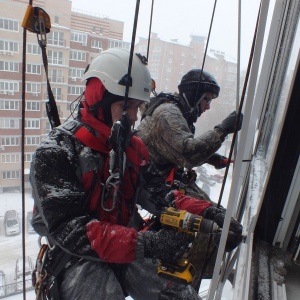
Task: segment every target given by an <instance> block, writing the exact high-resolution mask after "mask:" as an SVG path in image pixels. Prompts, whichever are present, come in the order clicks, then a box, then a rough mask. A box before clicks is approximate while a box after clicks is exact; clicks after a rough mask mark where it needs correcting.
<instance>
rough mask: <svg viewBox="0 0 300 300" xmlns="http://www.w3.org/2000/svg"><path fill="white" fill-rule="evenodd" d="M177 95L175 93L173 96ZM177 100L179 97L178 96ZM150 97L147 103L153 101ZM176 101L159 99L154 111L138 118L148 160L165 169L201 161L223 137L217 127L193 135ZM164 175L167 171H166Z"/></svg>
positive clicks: (196, 164) (191, 165)
mask: <svg viewBox="0 0 300 300" xmlns="http://www.w3.org/2000/svg"><path fill="white" fill-rule="evenodd" d="M177 96H179V95H177ZM178 99H179V101H180V100H182V99H180V96H179V98H178ZM156 100H159V101H161V99H157V98H154V99H152V100H151V103H155V101H156ZM181 103H182V101H180V103H179V104H178V103H175V102H174V101H170V100H169V99H167V98H166V99H165V101H162V103H161V104H160V105H158V106H157V107H156V108H155V109H154V111H153V112H152V113H151V114H150V115H148V114H147V111H146V115H145V117H144V118H143V119H142V121H141V123H140V125H139V127H138V130H139V132H138V135H139V137H140V138H141V139H142V140H143V141H144V143H145V144H146V146H147V148H148V150H149V154H150V160H151V161H152V162H153V163H154V164H155V165H156V166H157V167H158V168H159V169H164V170H165V171H166V169H167V168H166V166H168V167H169V170H170V169H171V168H172V167H174V166H180V167H185V168H188V169H190V168H193V167H196V166H199V165H200V164H202V163H203V162H205V161H206V160H207V159H208V158H209V157H210V156H211V155H212V154H213V153H215V152H216V151H217V150H218V149H219V148H220V147H221V144H222V142H223V141H224V139H223V138H222V133H221V132H220V131H219V130H218V129H213V130H209V131H207V132H205V133H204V134H202V135H200V136H197V137H195V136H194V135H193V133H192V132H191V130H190V127H189V125H188V123H187V120H186V118H185V117H184V115H183V110H184V109H183V108H182V105H180V104H181ZM166 174H167V173H166Z"/></svg>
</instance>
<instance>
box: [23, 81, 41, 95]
mask: <svg viewBox="0 0 300 300" xmlns="http://www.w3.org/2000/svg"><path fill="white" fill-rule="evenodd" d="M26 92H27V93H33V94H36V93H37V94H38V93H40V92H41V84H40V83H34V82H27V83H26Z"/></svg>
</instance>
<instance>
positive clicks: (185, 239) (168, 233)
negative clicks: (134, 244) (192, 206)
mask: <svg viewBox="0 0 300 300" xmlns="http://www.w3.org/2000/svg"><path fill="white" fill-rule="evenodd" d="M141 234H142V237H143V241H144V257H148V258H158V259H160V260H161V261H163V262H169V263H175V262H177V261H178V260H179V259H181V258H182V256H183V254H184V253H185V252H186V250H187V248H188V246H189V244H190V243H191V242H192V241H193V239H194V237H193V236H191V235H189V234H185V233H181V232H177V231H175V230H172V229H167V228H163V229H161V230H159V231H158V232H153V231H149V230H148V231H145V232H143V233H141Z"/></svg>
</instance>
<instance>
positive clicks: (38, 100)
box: [0, 0, 130, 191]
mask: <svg viewBox="0 0 300 300" xmlns="http://www.w3.org/2000/svg"><path fill="white" fill-rule="evenodd" d="M27 6H28V1H25V0H8V1H3V0H2V1H0V170H1V171H0V172H1V174H0V191H9V190H14V189H20V185H21V161H22V158H21V147H22V145H21V144H22V143H21V141H22V140H21V136H22V131H21V129H22V124H21V116H22V100H21V99H22V61H23V56H22V52H23V28H22V21H23V18H24V15H25V12H26V9H27ZM34 6H37V7H40V8H42V9H43V10H45V11H46V12H47V14H48V15H49V16H50V19H51V30H50V33H48V34H47V47H46V50H47V56H48V75H49V80H50V84H51V88H52V91H53V95H54V97H55V100H56V103H57V107H58V111H59V115H60V118H61V121H62V122H63V121H64V120H65V119H66V118H67V117H68V116H69V115H70V107H71V103H72V102H73V101H74V100H75V99H76V98H77V97H78V95H80V94H81V93H82V92H83V89H84V83H83V82H81V76H82V74H83V72H84V70H85V68H86V66H87V65H88V63H89V62H90V61H91V60H92V59H93V57H94V56H95V55H97V54H98V53H99V52H101V51H103V50H105V49H108V48H113V47H123V48H127V49H129V47H130V45H129V43H126V42H123V41H122V39H123V27H124V23H123V22H121V21H117V20H112V19H109V18H108V16H102V15H100V14H95V13H88V12H83V11H76V10H72V2H71V1H68V0H51V1H50V0H48V1H47V0H40V1H34ZM58 8H59V9H58ZM47 100H48V94H47V86H46V76H45V71H44V66H43V61H42V55H41V49H40V47H39V45H38V42H37V35H36V34H33V33H30V32H28V33H27V36H26V83H25V141H24V142H25V143H24V144H25V146H24V147H25V148H24V153H25V155H24V162H25V181H26V187H29V184H28V180H27V177H28V172H29V165H30V161H31V159H32V155H33V153H34V151H35V149H36V147H37V145H38V144H39V143H40V141H41V139H43V137H45V136H46V135H47V134H48V133H49V131H50V124H49V121H48V118H47V113H46V106H45V103H46V101H47ZM26 176H27V177H26Z"/></svg>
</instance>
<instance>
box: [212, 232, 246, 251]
mask: <svg viewBox="0 0 300 300" xmlns="http://www.w3.org/2000/svg"><path fill="white" fill-rule="evenodd" d="M221 234H222V232H221V231H220V232H218V233H216V234H215V235H214V237H213V241H214V244H215V245H216V247H219V244H220V240H221ZM242 238H243V237H242V234H238V233H234V232H232V231H228V236H227V240H226V245H225V251H226V252H231V251H232V250H233V249H235V248H236V247H237V246H238V245H239V244H240V243H241V242H242Z"/></svg>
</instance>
